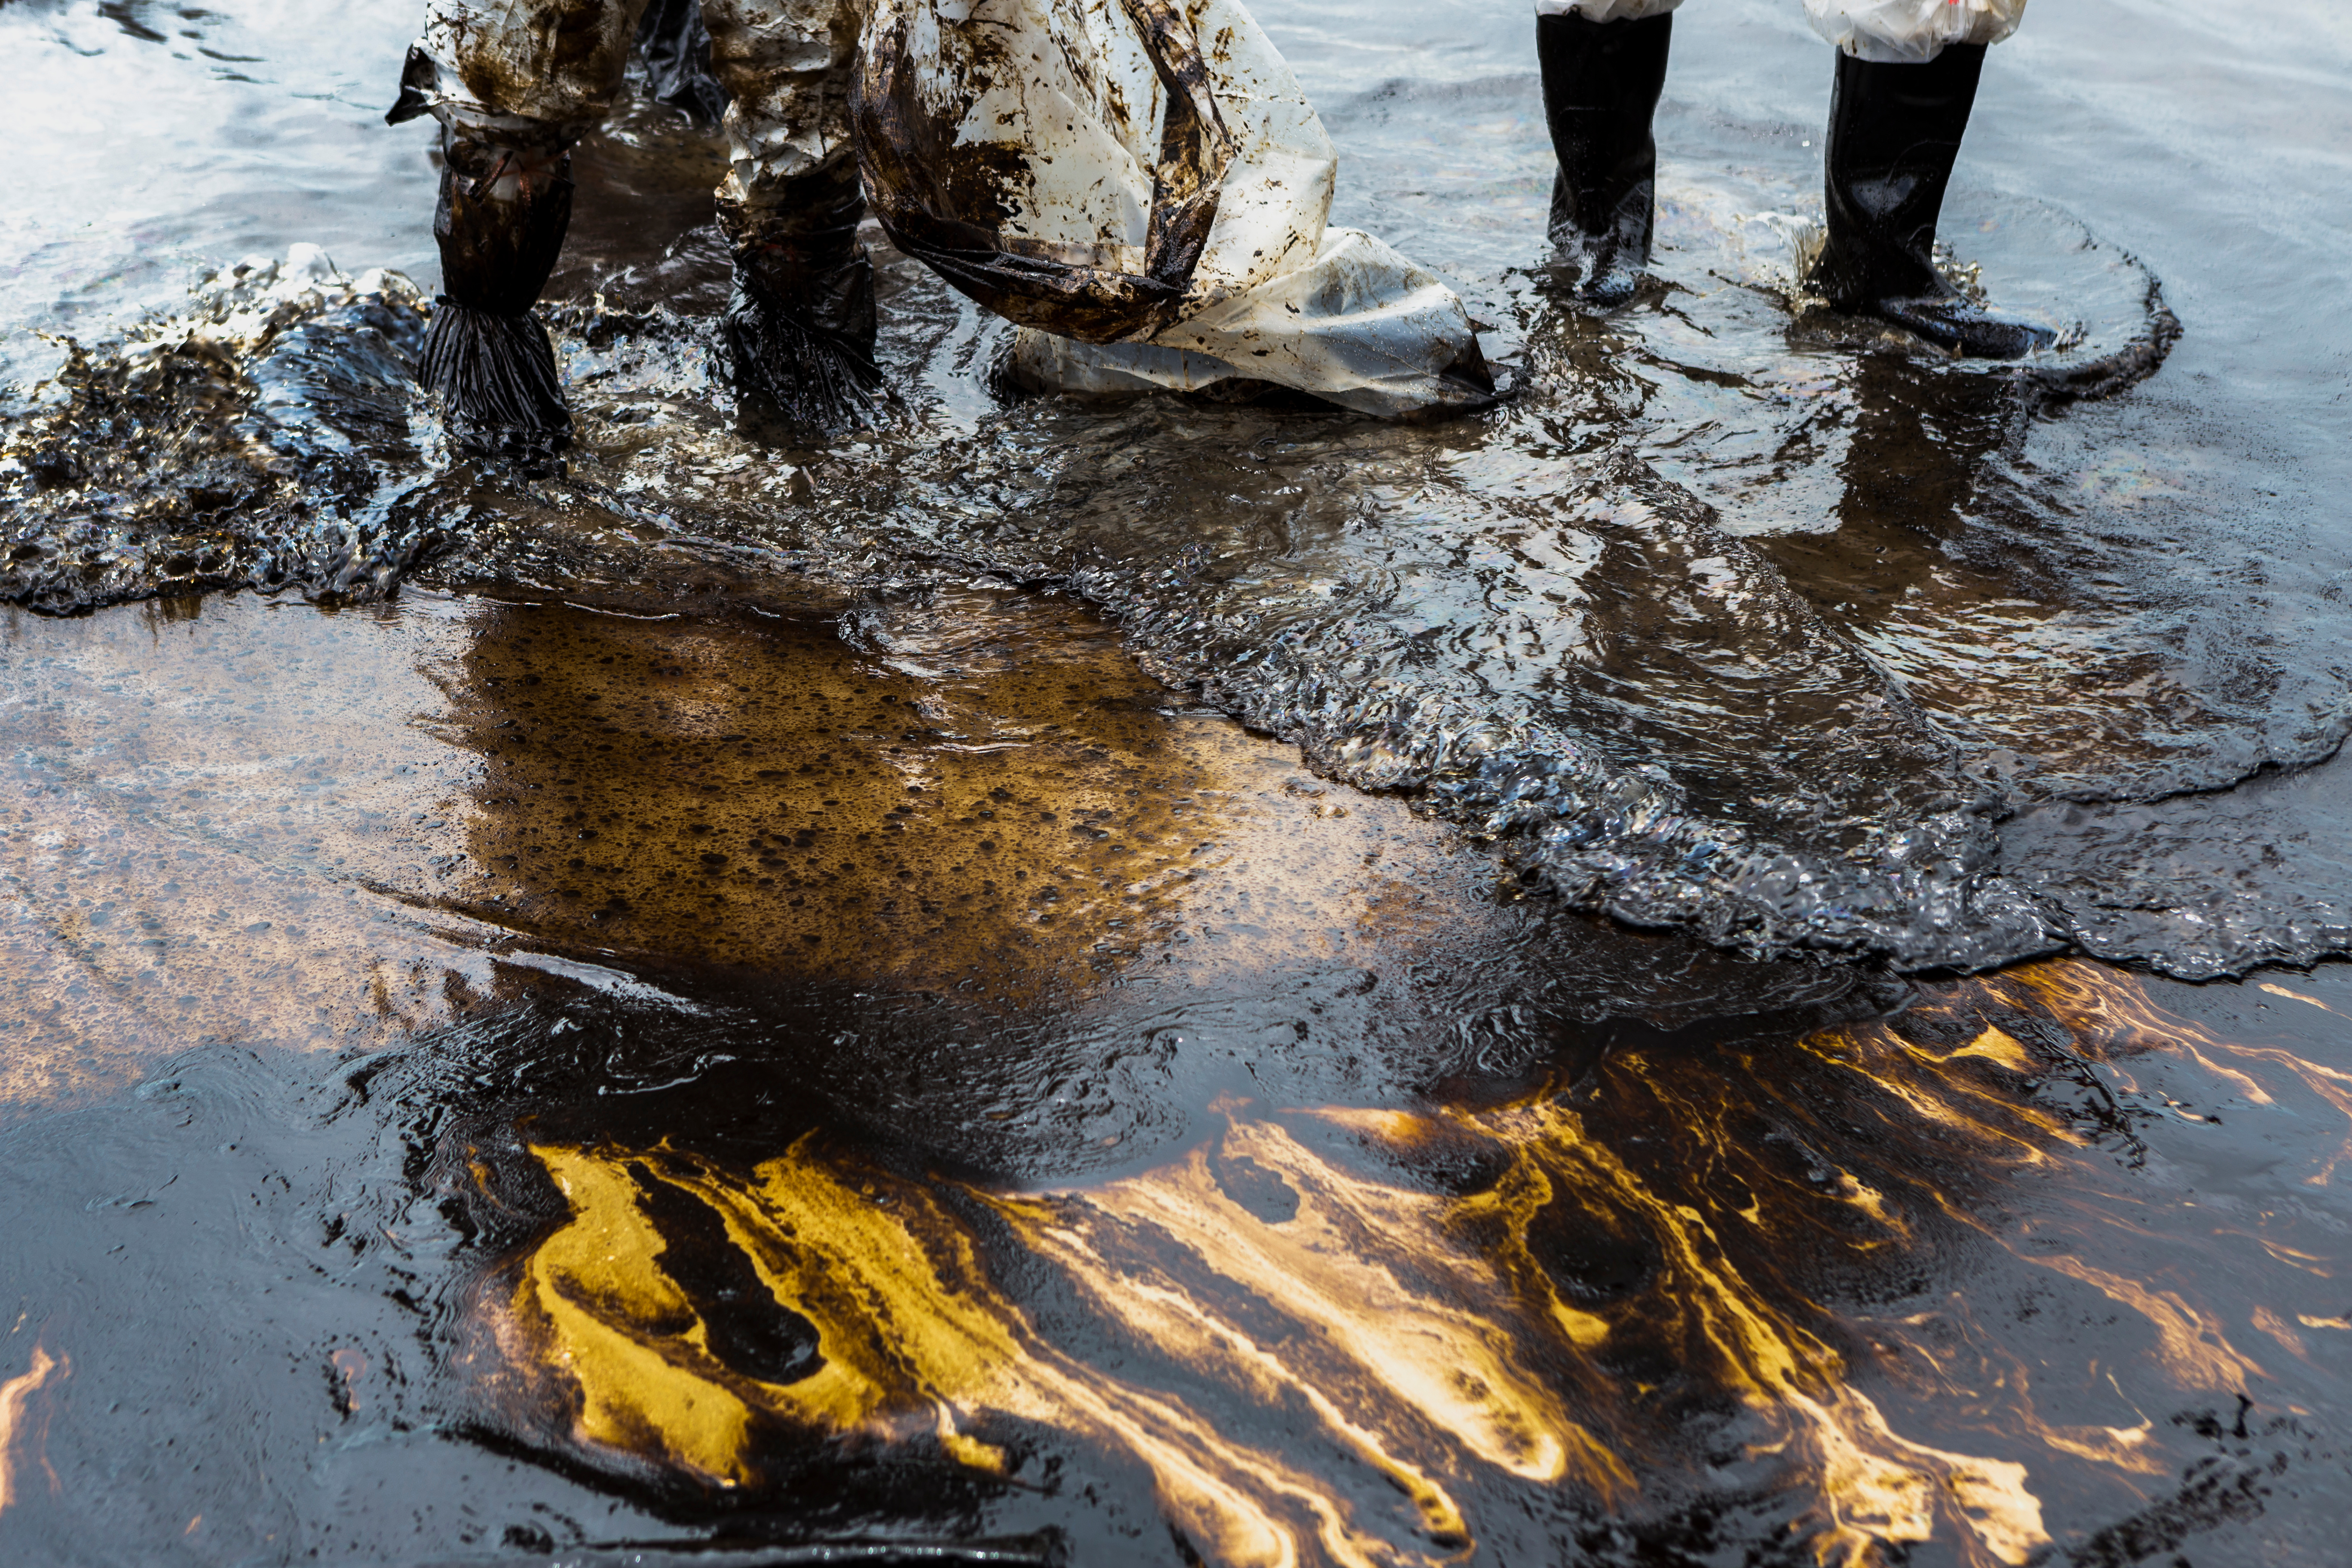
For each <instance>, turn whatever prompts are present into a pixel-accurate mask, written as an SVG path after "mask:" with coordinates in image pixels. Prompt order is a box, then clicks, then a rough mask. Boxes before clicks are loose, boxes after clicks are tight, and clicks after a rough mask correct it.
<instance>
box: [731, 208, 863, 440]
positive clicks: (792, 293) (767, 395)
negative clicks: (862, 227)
mask: <svg viewBox="0 0 2352 1568" xmlns="http://www.w3.org/2000/svg"><path fill="white" fill-rule="evenodd" d="M787 198H788V199H787V200H785V201H784V202H782V203H780V204H778V205H772V206H761V207H757V208H754V207H751V206H748V205H744V204H743V203H741V202H739V201H735V200H731V199H729V198H726V197H723V196H722V197H721V199H720V201H719V227H720V228H721V229H723V230H724V231H725V232H726V235H727V238H728V243H729V245H730V248H731V249H732V250H733V252H734V257H735V290H734V294H733V296H732V297H731V298H730V299H729V300H728V301H727V315H726V319H725V323H724V324H725V327H726V331H727V342H728V346H729V348H730V349H731V350H732V351H733V353H734V357H735V384H736V389H737V391H738V392H740V393H742V394H744V395H747V396H750V397H751V398H753V399H755V400H758V401H762V402H765V403H768V404H771V405H773V406H774V407H775V409H776V410H777V411H778V412H780V413H782V414H783V415H784V416H787V417H788V418H790V419H792V420H793V421H795V422H796V423H798V424H801V425H803V426H808V427H809V428H811V429H813V430H819V431H834V430H840V429H845V428H847V427H849V426H855V425H857V424H859V423H862V422H864V421H865V420H866V419H867V418H869V417H870V416H872V414H873V412H874V408H875V401H876V398H877V395H878V394H879V393H880V391H881V387H882V372H881V371H880V369H879V368H877V366H876V364H875V363H874V331H875V313H874V265H873V263H872V262H871V261H869V260H867V259H866V248H865V247H863V246H861V245H859V244H858V243H857V220H858V219H859V218H860V217H862V216H865V212H866V198H865V196H864V195H863V194H862V193H861V192H860V191H859V189H858V184H857V166H856V164H855V163H850V164H846V165H845V167H843V168H841V169H837V170H828V171H824V172H821V173H818V174H812V175H810V176H809V177H808V178H807V179H806V180H803V181H800V182H797V183H796V184H795V186H794V188H793V189H792V190H791V191H790V192H788V193H787Z"/></svg>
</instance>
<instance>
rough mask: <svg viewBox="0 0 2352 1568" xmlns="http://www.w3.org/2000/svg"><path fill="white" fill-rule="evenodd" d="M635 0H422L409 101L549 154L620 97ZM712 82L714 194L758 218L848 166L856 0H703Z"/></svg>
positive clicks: (466, 132) (494, 139)
mask: <svg viewBox="0 0 2352 1568" xmlns="http://www.w3.org/2000/svg"><path fill="white" fill-rule="evenodd" d="M645 7H646V0H432V3H431V4H430V5H428V6H427V7H426V10H425V35H424V37H421V38H419V39H418V40H417V41H416V47H415V49H414V50H412V51H411V53H410V56H409V62H408V68H407V71H406V73H405V75H404V79H403V86H404V89H405V93H404V97H405V96H406V95H415V97H416V98H418V99H419V100H421V107H422V109H423V110H425V111H427V112H430V113H431V114H433V115H434V116H435V117H436V119H438V120H440V121H442V122H443V123H444V124H446V125H447V126H448V127H450V129H451V130H452V131H453V132H456V133H457V134H458V135H460V136H464V137H467V138H470V139H472V140H476V141H481V142H491V143H495V144H499V145H502V146H516V147H527V148H530V147H536V148H546V149H549V150H553V149H556V148H561V147H563V146H568V145H570V144H571V143H572V142H576V141H577V140H579V139H580V137H582V136H583V135H585V134H586V133H587V132H589V131H591V130H593V128H594V127H595V125H596V123H597V122H598V121H600V120H602V119H603V118H604V113H605V111H606V110H609V109H610V108H611V107H612V104H613V100H614V99H615V98H616V97H618V96H619V94H620V90H621V81H622V76H623V73H624V71H625V69H626V68H627V65H628V59H629V49H630V47H631V44H632V43H633V41H634V40H635V35H636V27H637V18H638V16H639V14H640V13H641V12H643V11H644V9H645ZM702 14H703V21H704V24H705V25H706V26H708V27H709V31H710V68H711V74H712V75H713V76H715V77H717V78H718V79H719V84H720V85H721V86H723V87H725V88H726V89H727V90H728V92H729V93H730V94H731V95H732V97H733V102H731V103H730V105H729V106H728V110H727V117H726V120H725V126H726V132H727V150H728V163H729V170H728V175H727V179H726V181H725V182H724V183H723V184H721V185H720V186H719V195H720V197H721V198H722V199H725V200H731V201H734V202H737V203H740V204H742V205H745V206H747V207H750V208H751V209H754V210H757V209H759V208H761V207H763V206H767V205H771V204H772V203H774V202H776V201H777V200H778V199H779V198H780V195H781V194H782V192H783V191H784V190H785V188H786V187H787V186H789V185H790V184H792V183H793V182H794V181H796V180H799V179H801V178H803V176H805V175H808V174H816V173H820V172H826V171H831V170H837V169H839V168H840V167H842V166H843V165H845V164H847V163H852V162H853V161H854V160H855V159H856V148H855V147H854V145H853V144H852V142H851V141H850V132H849V90H850V85H851V82H852V80H853V79H854V76H855V71H856V54H857V35H858V31H859V29H860V28H861V27H862V26H864V24H865V15H866V5H865V0H703V7H702Z"/></svg>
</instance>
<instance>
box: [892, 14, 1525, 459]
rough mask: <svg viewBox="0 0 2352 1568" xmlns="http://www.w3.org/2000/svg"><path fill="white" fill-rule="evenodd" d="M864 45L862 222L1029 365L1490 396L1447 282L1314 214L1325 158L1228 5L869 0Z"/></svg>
mask: <svg viewBox="0 0 2352 1568" xmlns="http://www.w3.org/2000/svg"><path fill="white" fill-rule="evenodd" d="M860 54H861V56H862V60H863V64H862V67H861V70H860V76H859V79H858V84H857V94H856V105H855V109H854V116H855V121H856V130H857V142H858V155H859V163H860V168H861V172H862V173H863V175H864V178H865V184H866V199H867V201H868V203H869V204H870V205H871V206H872V208H873V210H874V212H875V216H877V218H879V219H880V221H881V223H882V226H883V228H884V230H885V231H886V232H887V233H888V234H889V236H890V237H891V239H892V241H893V242H894V243H895V244H897V245H898V247H899V248H900V249H902V250H904V251H906V252H907V253H908V254H909V255H911V256H914V257H916V258H919V259H920V260H922V261H924V262H925V263H927V264H928V265H929V266H930V267H931V268H933V269H934V270H935V271H937V272H938V273H939V274H940V276H941V277H942V278H944V279H947V280H948V281H949V282H950V283H951V284H953V285H954V286H955V287H956V288H958V289H961V290H962V291H963V292H965V293H966V294H969V295H971V297H972V298H973V299H974V300H978V301H979V302H980V303H981V304H982V305H984V306H986V307H987V308H989V309H990V310H994V311H996V312H997V313H998V314H1000V315H1002V316H1004V317H1006V318H1007V319H1009V320H1011V321H1014V322H1017V323H1019V324H1020V325H1021V326H1022V327H1023V328H1024V332H1023V333H1022V335H1021V340H1020V342H1019V343H1018V345H1017V346H1016V350H1015V353H1016V362H1017V364H1018V366H1019V368H1020V369H1021V370H1022V371H1023V372H1024V374H1026V375H1027V376H1029V377H1030V378H1032V379H1035V380H1039V381H1042V382H1043V383H1044V384H1049V385H1056V386H1066V387H1071V388H1075V389H1081V390H1124V389H1128V388H1129V387H1134V386H1141V385H1161V386H1192V385H1201V384H1207V382H1209V381H1214V380H1219V379H1225V378H1229V377H1233V376H1236V375H1238V376H1243V377H1246V378H1249V379H1253V380H1259V381H1268V382H1274V383H1276V384H1281V385H1285V386H1291V387H1296V388H1297V389H1299V390H1301V391H1306V392H1310V393H1314V394H1316V395H1318V396H1320V397H1323V398H1325V399H1327V400H1328V401H1330V402H1332V403H1336V404H1339V405H1341V406H1343V407H1347V408H1352V409H1356V410H1359V411H1360V412H1363V413H1368V414H1382V415H1396V414H1405V413H1411V412H1414V411H1417V410H1422V409H1427V408H1431V407H1446V406H1457V407H1458V406H1475V405H1479V404H1482V403H1484V402H1486V401H1489V400H1490V399H1491V381H1490V380H1489V379H1488V376H1487V373H1486V366H1485V362H1484V360H1483V358H1482V357H1481V356H1480V355H1479V353H1478V348H1477V341H1476V338H1475V334H1474V333H1473V331H1472V330H1471V327H1470V321H1469V318H1468V315H1467V314H1466V312H1465V310H1463V307H1462V302H1461V300H1459V299H1458V298H1456V297H1455V296H1454V292H1453V291H1452V290H1451V289H1447V288H1446V287H1445V285H1444V284H1443V283H1442V282H1440V281H1439V280H1438V279H1436V278H1434V277H1433V276H1432V275H1431V274H1430V273H1428V272H1426V271H1424V270H1423V269H1422V268H1418V267H1415V266H1414V265H1413V264H1412V263H1411V262H1410V261H1407V260H1406V259H1405V258H1402V257H1401V256H1399V255H1398V254H1397V253H1396V252H1395V251H1393V250H1391V249H1390V248H1389V247H1387V246H1385V245H1383V244H1381V242H1380V241H1379V240H1377V239H1374V238H1373V237H1370V235H1365V234H1361V233H1360V232H1358V231H1356V230H1352V229H1331V228H1327V226H1326V223H1325V220H1326V218H1327V217H1328V214H1329V211H1330V205H1331V188H1332V180H1333V176H1334V174H1336V172H1337V169H1338V165H1339V157H1338V154H1337V153H1336V152H1335V151H1334V150H1333V148H1332V146H1331V140H1330V138H1329V136H1328V135H1327V134H1326V133H1325V132H1324V130H1323V125H1322V121H1320V120H1319V119H1318V118H1317V116H1316V113H1315V110H1314V106H1313V105H1312V104H1310V103H1308V102H1307V96H1306V94H1305V92H1304V91H1302V90H1301V89H1300V88H1299V86H1298V82H1297V79H1296V78H1295V77H1293V76H1292V74H1291V71H1290V68H1289V66H1288V64H1287V63H1286V62H1285V61H1284V60H1283V58H1282V57H1281V55H1280V54H1279V53H1278V52H1277V51H1276V49H1275V47H1274V46H1273V44H1272V43H1271V41H1269V40H1268V39H1267V38H1266V37H1265V33H1264V32H1263V31H1262V30H1260V29H1259V27H1258V26H1257V24H1256V22H1255V20H1253V19H1252V18H1251V16H1250V15H1249V13H1248V12H1247V11H1245V10H1244V9H1243V7H1242V6H1241V5H1240V4H1239V3H1238V0H877V4H876V5H875V7H874V10H873V12H872V14H871V16H869V18H868V20H867V23H866V35H865V41H864V47H862V49H861V50H860ZM1041 339H1051V340H1053V341H1051V342H1044V341H1041ZM1219 366H1223V369H1222V371H1220V370H1219V369H1218V367H1219ZM1204 378H1205V379H1204Z"/></svg>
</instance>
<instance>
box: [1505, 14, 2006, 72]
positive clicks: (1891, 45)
mask: <svg viewBox="0 0 2352 1568" xmlns="http://www.w3.org/2000/svg"><path fill="white" fill-rule="evenodd" d="M1682 3H1683V0H1536V15H1538V16H1564V15H1571V14H1572V15H1575V16H1581V17H1583V18H1584V19H1585V20H1586V21H1588V22H1632V21H1639V20H1640V19H1641V18H1643V17H1644V16H1663V15H1664V14H1665V13H1666V12H1668V11H1671V10H1674V9H1675V7H1676V6H1678V5H1681V4H1682ZM1804 5H1805V16H1806V19H1807V20H1809V21H1810V22H1811V23H1812V25H1813V31H1815V32H1817V33H1819V34H1820V35H1821V36H1822V37H1824V38H1827V39H1828V40H1829V41H1830V42H1831V43H1832V44H1835V45H1836V46H1837V47H1839V48H1841V49H1843V50H1844V51H1845V52H1846V53H1847V54H1850V55H1852V56H1853V57H1854V58H1857V59H1864V60H1870V61H1873V62H1874V63H1876V64H1878V65H1890V66H1892V65H1924V64H1925V63H1927V61H1929V60H1932V59H1934V58H1936V57H1937V55H1939V54H1941V53H1943V51H1944V46H1945V45H1947V44H1997V43H2000V41H2001V40H2002V39H2003V38H2006V37H2009V36H2010V35H2011V33H2014V32H2015V31H2017V25H2018V23H2019V22H2020V21H2021V20H2022V19H2023V18H2024V16H2025V0H1804Z"/></svg>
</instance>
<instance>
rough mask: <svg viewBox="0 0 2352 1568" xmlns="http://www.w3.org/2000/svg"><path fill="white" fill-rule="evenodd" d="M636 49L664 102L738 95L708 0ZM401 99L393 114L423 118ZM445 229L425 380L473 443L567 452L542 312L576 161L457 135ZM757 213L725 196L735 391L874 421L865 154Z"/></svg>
mask: <svg viewBox="0 0 2352 1568" xmlns="http://www.w3.org/2000/svg"><path fill="white" fill-rule="evenodd" d="M637 47H638V50H639V52H640V54H641V55H642V56H643V57H644V58H645V60H646V66H647V68H648V74H649V76H650V78H651V85H652V88H653V90H654V96H656V98H657V99H659V100H661V101H663V102H665V103H668V104H671V105H673V106H674V107H677V108H678V109H681V110H685V111H686V113H687V114H688V116H689V117H690V118H692V119H693V120H695V121H698V122H699V123H702V124H706V125H708V124H713V123H715V122H716V121H718V119H719V115H720V114H721V113H722V112H723V111H724V110H725V109H726V107H727V95H726V93H725V91H724V90H723V89H721V88H720V87H719V83H718V82H717V81H716V80H715V79H712V77H711V76H710V73H709V55H710V41H709V35H708V34H707V33H706V32H704V30H703V24H702V16H701V12H700V8H699V6H698V5H696V4H695V3H694V0H655V3H654V4H653V5H649V6H647V7H646V13H645V19H644V23H643V26H641V27H640V29H639V32H638V36H637ZM421 111H422V110H421V100H420V101H419V102H416V103H412V102H411V100H410V95H408V94H406V93H404V95H403V99H402V102H401V104H400V105H398V106H396V107H395V108H394V110H393V111H392V113H391V115H389V116H387V118H388V119H391V120H393V121H395V122H397V121H401V120H404V119H408V118H412V117H413V116H414V115H415V114H416V113H418V112H421ZM442 156H443V163H442V170H441V195H440V201H439V203H438V205H437V206H436V209H435V211H434V216H433V236H434V238H435V239H436V241H437V242H438V243H439V246H440V249H441V279H442V294H441V297H440V299H439V300H438V301H437V303H436V308H435V310H434V313H433V324H432V327H431V330H430V331H429V332H428V334H427V336H426V338H425V353H424V358H423V361H422V363H420V364H419V365H418V367H417V379H418V380H419V381H420V382H422V383H423V384H424V385H425V389H426V390H427V391H430V392H436V393H438V394H440V395H441V397H442V400H443V405H444V407H445V408H446V410H447V412H448V417H449V426H450V435H451V437H452V438H453V440H454V441H455V442H456V443H457V445H458V446H459V447H464V448H467V449H469V450H472V451H476V452H482V453H488V454H493V455H497V456H501V457H508V458H520V459H523V460H525V461H534V462H535V461H544V460H545V459H548V458H552V457H553V455H554V454H555V453H556V452H557V451H559V450H561V449H562V447H563V445H564V443H565V441H566V440H567V438H568V437H569V436H570V434H571V429H572V416H571V414H570V412H569V411H568V410H567V409H566V408H565V406H564V403H563V388H562V378H561V376H560V375H559V374H558V373H557V370H556V365H555V353H554V349H553V347H552V346H551V344H550V342H549V341H548V336H547V329H546V328H545V327H544V326H543V325H541V322H540V321H539V319H538V318H537V317H536V316H534V315H533V314H532V313H531V307H532V306H533V305H534V304H536V303H537V302H538V300H539V295H540V290H541V289H544V288H545V287H546V286H547V279H548V277H549V275H550V274H551V273H552V272H553V271H554V269H555V262H556V257H557V255H558V253H559V252H560V251H562V247H563V236H564V233H565V231H566V229H567V228H568V227H569V226H570V225H571V221H572V177H571V163H572V160H571V155H570V153H568V152H566V151H564V150H562V148H560V147H548V146H541V147H537V148H532V147H521V146H500V145H497V144H494V143H491V142H484V141H478V140H474V139H470V138H467V137H464V136H460V135H457V134H454V133H451V132H447V131H445V132H444V133H443V137H442ZM781 197H782V199H780V200H777V201H774V202H772V203H771V204H769V205H766V206H764V207H762V208H761V209H758V210H753V209H751V208H748V207H745V206H742V205H738V204H735V203H732V202H730V201H727V200H724V199H722V200H721V201H720V202H719V228H720V229H721V230H722V231H723V232H724V233H725V234H726V236H727V239H728V245H729V248H730V252H731V253H732V256H733V259H734V264H735V279H734V291H733V294H732V296H731V297H730V300H729V301H728V305H727V313H726V316H725V318H724V321H723V327H724V331H725V335H726V338H727V342H728V347H729V349H730V351H731V353H732V356H733V359H734V373H735V384H736V389H737V391H738V393H739V394H740V395H742V396H744V397H745V399H746V400H747V401H749V402H751V403H754V404H765V405H767V406H768V408H769V409H770V410H771V411H772V412H773V413H775V414H780V415H782V416H783V417H784V418H785V419H787V420H789V421H791V422H792V423H793V424H795V425H797V426H801V427H802V428H803V429H804V430H807V431H811V432H814V433H825V432H831V431H835V430H839V429H841V428H843V427H845V426H850V425H854V424H856V423H859V422H861V421H862V420H863V419H865V418H866V417H868V416H870V415H871V413H872V411H873V408H874V399H875V396H876V394H877V392H878V391H879V390H880V387H881V385H882V373H881V371H880V370H879V369H878V368H877V366H876V365H875V363H874V336H875V325H876V321H875V310H874V268H873V265H872V263H871V262H870V261H868V260H867V258H866V250H865V247H862V246H860V245H859V244H858V243H857V225H858V220H859V219H860V218H861V217H863V216H865V212H866V202H865V197H864V195H862V194H861V192H860V191H859V189H858V182H857V169H856V164H855V163H841V162H836V163H835V165H834V166H833V167H832V168H831V169H826V170H820V171H817V172H815V173H814V174H810V175H808V176H807V177H806V178H804V179H801V180H798V181H795V182H793V184H792V185H791V186H790V187H789V188H788V189H786V190H785V191H783V192H782V193H781Z"/></svg>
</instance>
